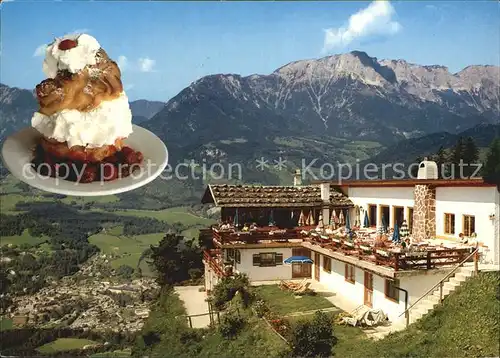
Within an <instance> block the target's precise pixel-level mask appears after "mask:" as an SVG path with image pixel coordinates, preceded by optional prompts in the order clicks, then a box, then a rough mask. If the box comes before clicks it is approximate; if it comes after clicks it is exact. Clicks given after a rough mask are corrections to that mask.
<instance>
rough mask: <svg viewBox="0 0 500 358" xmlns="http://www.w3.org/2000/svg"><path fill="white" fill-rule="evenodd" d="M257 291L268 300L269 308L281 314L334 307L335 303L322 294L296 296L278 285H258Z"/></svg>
mask: <svg viewBox="0 0 500 358" xmlns="http://www.w3.org/2000/svg"><path fill="white" fill-rule="evenodd" d="M255 291H256V293H257V295H258V296H259V297H261V298H262V299H263V300H264V301H266V303H267V305H268V306H269V309H270V310H271V311H273V312H275V313H277V314H279V315H286V314H290V313H294V312H303V311H310V310H315V309H322V308H330V307H333V304H332V303H331V302H330V301H328V300H327V299H326V298H324V297H322V296H309V295H304V296H295V295H294V294H293V293H292V292H287V291H282V290H280V288H279V287H278V286H277V285H263V286H257V287H255Z"/></svg>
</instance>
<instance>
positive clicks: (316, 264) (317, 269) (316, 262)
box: [314, 252, 320, 281]
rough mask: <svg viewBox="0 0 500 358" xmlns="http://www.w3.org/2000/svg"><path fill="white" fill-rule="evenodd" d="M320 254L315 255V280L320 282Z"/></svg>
mask: <svg viewBox="0 0 500 358" xmlns="http://www.w3.org/2000/svg"><path fill="white" fill-rule="evenodd" d="M319 266H320V254H319V253H317V252H315V253H314V279H315V280H316V281H319Z"/></svg>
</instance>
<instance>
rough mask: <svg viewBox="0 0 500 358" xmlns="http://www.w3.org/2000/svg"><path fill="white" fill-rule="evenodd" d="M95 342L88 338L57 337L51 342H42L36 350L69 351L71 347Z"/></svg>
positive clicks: (41, 351) (43, 351) (79, 346)
mask: <svg viewBox="0 0 500 358" xmlns="http://www.w3.org/2000/svg"><path fill="white" fill-rule="evenodd" d="M93 344H97V342H94V341H91V340H88V339H80V338H58V339H56V340H55V341H53V342H50V343H47V344H44V345H43V346H41V347H40V348H38V351H39V352H40V353H53V352H60V351H69V350H72V349H79V348H83V347H85V346H86V345H93Z"/></svg>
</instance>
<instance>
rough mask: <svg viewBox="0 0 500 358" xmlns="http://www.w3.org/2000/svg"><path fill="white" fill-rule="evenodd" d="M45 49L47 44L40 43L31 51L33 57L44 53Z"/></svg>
mask: <svg viewBox="0 0 500 358" xmlns="http://www.w3.org/2000/svg"><path fill="white" fill-rule="evenodd" d="M46 49H47V44H43V45H40V46H38V47H37V48H36V50H35V52H34V53H33V57H39V56H43V55H45V50H46Z"/></svg>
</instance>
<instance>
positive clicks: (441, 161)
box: [434, 146, 449, 179]
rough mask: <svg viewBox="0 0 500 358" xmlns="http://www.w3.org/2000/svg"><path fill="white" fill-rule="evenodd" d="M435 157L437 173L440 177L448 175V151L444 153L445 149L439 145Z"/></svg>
mask: <svg viewBox="0 0 500 358" xmlns="http://www.w3.org/2000/svg"><path fill="white" fill-rule="evenodd" d="M434 157H435V161H436V164H437V166H438V175H439V178H440V179H443V178H444V177H445V176H447V175H448V172H449V170H448V162H449V158H448V153H446V150H445V149H444V147H443V146H441V147H439V150H438V151H437V153H436V155H435V156H434Z"/></svg>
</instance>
